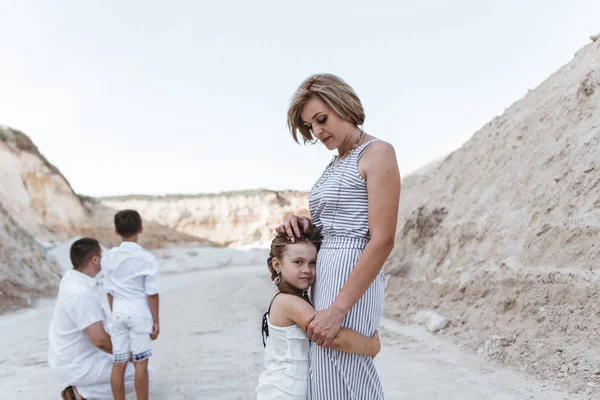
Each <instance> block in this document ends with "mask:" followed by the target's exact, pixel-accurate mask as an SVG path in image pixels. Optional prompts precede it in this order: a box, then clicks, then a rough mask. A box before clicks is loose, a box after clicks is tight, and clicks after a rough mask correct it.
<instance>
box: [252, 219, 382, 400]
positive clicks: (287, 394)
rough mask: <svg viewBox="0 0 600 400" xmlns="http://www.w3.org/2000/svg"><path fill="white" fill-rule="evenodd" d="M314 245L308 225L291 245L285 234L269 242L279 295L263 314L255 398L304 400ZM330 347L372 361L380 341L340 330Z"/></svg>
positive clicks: (316, 245) (315, 236)
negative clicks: (261, 360)
mask: <svg viewBox="0 0 600 400" xmlns="http://www.w3.org/2000/svg"><path fill="white" fill-rule="evenodd" d="M320 242H321V234H320V233H319V231H318V230H317V229H316V228H314V227H313V228H311V229H310V230H309V232H307V233H306V234H305V236H304V237H303V238H301V239H297V240H296V241H295V242H294V243H292V242H291V241H290V240H289V238H288V237H287V235H286V234H278V235H277V236H276V237H275V239H274V240H273V242H272V243H271V253H270V256H269V259H268V260H267V264H268V266H269V271H270V272H271V279H272V280H273V286H276V287H277V288H278V289H279V292H278V293H277V294H276V295H275V297H273V300H272V301H271V304H270V305H269V311H267V313H265V315H264V316H263V344H265V347H266V349H265V368H266V370H265V371H264V372H263V373H262V374H261V375H260V377H259V380H258V386H257V387H256V393H257V399H258V400H273V399H294V400H305V399H307V398H308V387H309V382H308V375H309V357H308V356H309V346H310V344H309V339H308V336H307V335H306V326H307V325H308V323H309V322H310V320H311V319H312V317H313V315H314V314H315V309H314V307H313V306H312V304H311V303H310V300H309V298H308V289H309V288H310V287H311V286H312V284H313V283H314V281H315V267H316V261H317V251H318V250H319V246H320ZM265 338H266V343H265ZM313 346H316V345H315V344H313ZM331 347H333V348H335V349H338V350H341V351H345V352H348V353H356V354H365V355H371V356H373V357H375V356H376V355H377V353H379V350H380V343H379V337H378V334H377V331H376V332H375V335H374V336H373V338H370V337H367V336H364V335H361V334H359V333H357V332H355V331H352V330H349V329H345V328H342V329H341V330H340V332H339V333H338V335H337V336H336V337H335V339H334V340H333V342H332V344H331Z"/></svg>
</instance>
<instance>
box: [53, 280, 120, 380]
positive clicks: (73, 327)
mask: <svg viewBox="0 0 600 400" xmlns="http://www.w3.org/2000/svg"><path fill="white" fill-rule="evenodd" d="M105 303H106V299H105V298H104V295H103V294H102V293H101V291H100V288H99V286H98V281H97V280H96V279H95V278H92V277H90V276H87V275H85V274H83V273H81V272H79V271H76V270H74V269H72V270H68V271H67V272H66V273H65V275H64V276H63V278H62V279H61V281H60V286H59V291H58V298H57V299H56V304H55V306H54V314H53V316H52V322H51V323H50V329H49V332H48V341H49V354H48V363H49V364H50V367H52V368H55V369H57V370H58V372H59V374H60V375H61V376H63V377H65V378H67V377H68V380H69V381H73V382H75V381H77V380H78V379H80V378H81V377H83V376H85V375H86V374H87V373H88V371H89V370H90V369H91V368H92V366H93V365H94V363H96V362H97V361H99V360H100V359H102V358H103V357H104V356H105V354H104V352H102V351H101V350H99V349H98V348H97V347H96V346H94V345H93V344H92V342H91V341H90V338H89V336H88V335H87V334H86V333H85V332H83V331H84V329H86V328H87V327H89V326H90V325H92V324H93V323H95V322H99V321H101V322H102V323H103V325H104V326H105V329H106V324H107V321H108V317H109V310H107V309H106V307H103V305H104V304H105Z"/></svg>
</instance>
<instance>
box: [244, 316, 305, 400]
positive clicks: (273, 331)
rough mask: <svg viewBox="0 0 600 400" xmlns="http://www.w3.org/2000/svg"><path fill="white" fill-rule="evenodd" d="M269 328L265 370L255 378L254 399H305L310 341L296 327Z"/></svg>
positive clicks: (268, 321)
mask: <svg viewBox="0 0 600 400" xmlns="http://www.w3.org/2000/svg"><path fill="white" fill-rule="evenodd" d="M267 323H268V325H269V337H268V338H267V342H266V343H267V345H266V348H265V371H264V372H263V373H262V374H260V377H259V378H258V386H257V387H256V394H257V397H256V398H257V400H273V399H294V400H301V399H302V400H306V399H307V398H308V353H309V349H310V342H309V340H308V336H307V335H306V333H305V332H304V331H303V330H302V329H301V328H300V327H299V326H298V325H290V326H286V327H281V326H275V325H272V324H271V321H270V320H269V317H268V316H267Z"/></svg>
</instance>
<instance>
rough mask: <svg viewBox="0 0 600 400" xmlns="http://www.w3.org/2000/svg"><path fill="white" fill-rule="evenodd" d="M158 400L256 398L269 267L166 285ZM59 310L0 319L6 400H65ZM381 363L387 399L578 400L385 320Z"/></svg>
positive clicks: (184, 277)
mask: <svg viewBox="0 0 600 400" xmlns="http://www.w3.org/2000/svg"><path fill="white" fill-rule="evenodd" d="M161 293H162V310H161V311H162V317H161V318H162V327H161V329H162V331H161V336H160V337H159V340H158V341H157V342H155V347H154V352H155V357H154V358H153V360H152V364H153V365H154V367H155V369H156V377H155V379H154V381H153V382H152V384H151V393H152V394H153V398H155V399H169V400H177V399H252V398H254V392H253V388H254V386H255V384H256V381H257V377H258V375H259V374H260V371H261V368H262V352H263V350H262V342H261V339H260V317H261V316H262V313H263V309H264V308H265V307H266V304H267V302H268V300H269V298H270V296H271V288H270V286H269V283H268V282H267V281H266V275H265V271H264V268H263V267H232V268H225V269H213V270H207V271H200V272H194V273H187V274H180V275H166V276H163V278H162V290H161ZM51 313H52V302H51V301H45V302H42V303H40V304H38V306H37V307H36V308H35V309H31V310H27V311H24V312H20V313H17V314H11V315H7V316H3V317H0V332H2V338H3V346H2V350H0V387H1V388H2V389H3V390H2V391H3V393H2V395H1V396H0V397H1V398H3V399H4V398H7V399H9V398H17V397H16V396H17V395H20V396H22V397H19V398H36V399H56V398H59V396H58V393H59V390H60V387H59V386H58V385H56V384H55V383H54V382H53V376H52V373H51V371H50V370H49V368H48V367H47V363H46V354H47V338H46V335H47V334H46V331H47V327H48V324H49V321H50V318H51ZM381 331H382V340H383V346H384V348H383V350H382V353H381V354H380V356H379V357H378V359H377V363H378V367H379V369H380V372H381V377H382V380H383V383H384V388H385V392H386V398H388V399H419V400H423V399H425V400H429V399H431V400H433V399H461V400H465V399H478V400H479V399H498V400H499V399H544V400H554V399H577V398H578V397H575V396H572V395H568V394H566V393H562V392H559V391H555V390H552V389H551V388H549V387H544V386H543V385H542V383H540V382H535V381H532V380H528V379H526V378H524V377H523V376H521V375H519V374H517V373H515V372H511V371H507V370H504V369H501V368H498V367H495V366H493V365H491V364H488V363H486V362H484V361H481V360H479V359H478V358H477V357H475V356H472V355H468V354H465V353H464V352H462V351H460V350H458V349H457V348H455V347H454V346H453V345H451V344H449V343H447V342H445V341H443V340H441V339H439V338H437V337H433V336H431V335H428V334H426V333H424V332H423V331H422V330H420V329H416V328H412V327H407V326H404V325H400V324H397V323H395V322H393V321H389V320H385V321H384V324H383V327H382V329H381Z"/></svg>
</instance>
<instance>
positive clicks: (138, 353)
mask: <svg viewBox="0 0 600 400" xmlns="http://www.w3.org/2000/svg"><path fill="white" fill-rule="evenodd" d="M153 323H154V321H153V320H152V318H144V317H138V316H135V315H124V314H113V316H112V327H111V337H110V339H111V341H112V345H113V354H114V359H115V362H117V363H121V362H127V361H129V355H130V353H131V354H132V361H133V362H136V361H144V360H146V359H148V358H149V357H150V356H152V350H151V349H150V334H151V333H152V325H153Z"/></svg>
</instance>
